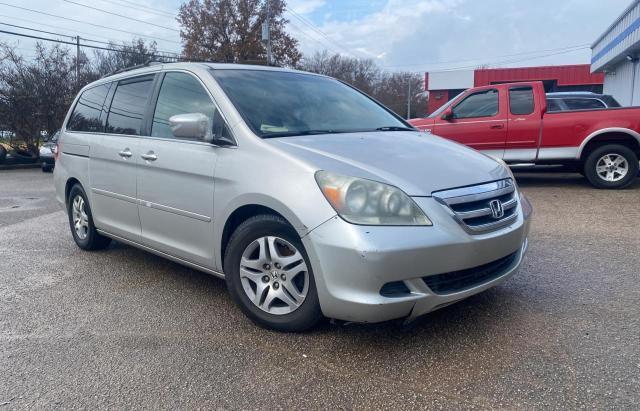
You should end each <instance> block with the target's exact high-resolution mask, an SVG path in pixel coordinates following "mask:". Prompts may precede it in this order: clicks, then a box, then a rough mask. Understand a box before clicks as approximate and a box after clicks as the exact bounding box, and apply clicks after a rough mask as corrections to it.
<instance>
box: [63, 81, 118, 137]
mask: <svg viewBox="0 0 640 411" xmlns="http://www.w3.org/2000/svg"><path fill="white" fill-rule="evenodd" d="M109 87H110V84H101V85H99V86H95V87H92V88H90V89H87V90H85V91H83V92H82V94H81V95H80V98H79V99H78V102H77V103H76V106H75V107H74V108H73V112H72V113H71V116H70V117H69V121H68V122H67V130H70V131H84V132H101V131H103V130H104V116H102V117H101V113H102V111H103V110H104V111H106V108H105V99H106V98H107V94H108V93H109Z"/></svg>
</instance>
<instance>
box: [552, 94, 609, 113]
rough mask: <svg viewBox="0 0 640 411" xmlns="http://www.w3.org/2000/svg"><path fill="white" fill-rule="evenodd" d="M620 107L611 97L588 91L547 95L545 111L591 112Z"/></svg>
mask: <svg viewBox="0 0 640 411" xmlns="http://www.w3.org/2000/svg"><path fill="white" fill-rule="evenodd" d="M611 107H621V106H620V103H618V102H617V101H616V99H615V98H613V96H610V95H608V94H596V93H592V92H589V91H572V92H558V93H547V111H548V112H554V111H570V110H593V109H599V108H611Z"/></svg>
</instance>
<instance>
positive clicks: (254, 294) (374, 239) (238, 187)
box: [54, 63, 531, 331]
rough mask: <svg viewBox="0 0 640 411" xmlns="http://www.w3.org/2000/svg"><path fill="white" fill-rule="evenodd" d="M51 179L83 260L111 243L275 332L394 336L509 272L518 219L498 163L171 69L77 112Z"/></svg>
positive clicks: (206, 68)
mask: <svg viewBox="0 0 640 411" xmlns="http://www.w3.org/2000/svg"><path fill="white" fill-rule="evenodd" d="M58 144H59V147H58V151H57V156H58V159H57V163H56V167H55V172H54V180H55V186H56V193H57V199H58V201H59V202H60V203H61V204H63V205H64V207H65V209H66V210H67V213H68V216H69V225H70V227H71V233H72V235H73V239H74V240H75V242H76V244H77V245H78V246H79V247H80V248H82V249H84V250H96V249H101V248H104V247H106V246H107V245H108V244H109V242H110V241H111V239H115V240H117V241H121V242H123V243H127V244H130V245H133V246H135V247H140V248H142V249H144V250H148V251H150V252H152V253H155V254H158V255H160V256H163V257H166V258H169V259H171V260H174V261H177V262H179V263H181V264H185V265H187V266H190V267H193V268H195V269H198V270H201V271H204V272H206V273H210V274H213V275H216V276H220V277H223V278H224V279H225V280H226V283H227V286H228V289H229V292H230V294H231V296H232V297H233V299H234V300H235V302H236V303H237V304H238V306H239V307H240V308H241V309H242V311H243V312H244V313H245V314H246V315H247V316H248V317H250V318H251V319H252V320H253V321H255V322H256V323H257V324H259V325H262V326H265V327H269V328H273V329H278V330H285V331H299V330H305V329H308V328H310V327H313V326H314V325H315V324H316V323H317V322H318V321H319V320H320V319H321V318H323V317H328V318H333V319H338V320H343V321H356V322H380V321H386V320H391V319H405V320H406V321H411V320H413V319H415V318H416V317H418V316H420V315H422V314H425V313H428V312H430V311H433V310H436V309H438V308H441V307H444V306H446V305H448V304H451V303H454V302H456V301H459V300H461V299H463V298H466V297H469V296H471V295H473V294H476V293H478V292H481V291H483V290H486V289H487V288H489V287H493V286H495V285H497V284H499V283H501V282H503V281H504V280H506V279H507V278H509V277H510V276H511V275H513V274H514V273H515V272H516V270H517V269H518V267H519V266H520V264H521V262H522V259H523V256H524V254H525V251H526V249H527V235H528V231H529V222H530V219H529V216H530V215H531V206H530V204H529V203H528V201H527V200H526V199H525V197H524V196H523V195H522V193H521V192H520V191H519V190H518V187H517V186H516V183H515V180H514V178H513V175H512V174H511V172H510V171H509V169H508V168H507V167H506V166H505V165H504V164H503V163H501V162H500V161H499V160H495V159H493V158H490V157H487V156H485V155H483V154H480V153H478V152H476V151H474V150H472V149H469V148H466V147H464V146H461V145H458V144H456V143H453V142H450V141H447V140H444V139H440V138H438V137H435V136H431V135H429V136H426V135H425V134H423V133H420V132H418V131H417V130H415V129H413V128H412V127H411V126H410V125H409V124H407V123H406V122H405V121H404V120H402V119H401V118H400V117H398V116H397V115H395V114H394V113H392V112H391V111H390V110H388V109H387V108H385V107H384V106H382V105H380V104H379V103H378V102H376V101H374V100H372V99H371V98H369V97H368V96H366V95H364V94H362V93H360V92H359V91H358V90H356V89H354V88H352V87H350V86H348V85H346V84H344V83H342V82H339V81H337V80H335V79H332V78H329V77H325V76H320V75H315V74H310V73H305V72H300V71H294V70H286V69H278V68H269V67H255V66H242V65H229V64H205V63H174V64H160V65H151V66H148V67H143V68H137V69H134V70H129V71H125V72H122V73H119V74H116V75H113V76H109V77H106V78H103V79H101V80H98V81H96V82H94V83H92V84H89V85H88V86H86V87H85V88H84V89H82V90H81V91H80V93H79V95H78V97H76V100H75V101H74V103H73V105H72V106H71V109H70V111H69V113H68V115H67V118H66V119H65V122H64V125H63V128H62V131H61V133H60V138H59V140H58Z"/></svg>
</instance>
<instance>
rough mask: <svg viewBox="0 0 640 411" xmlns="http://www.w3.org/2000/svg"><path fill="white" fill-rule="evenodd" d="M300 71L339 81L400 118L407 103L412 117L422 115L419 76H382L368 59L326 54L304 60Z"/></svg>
mask: <svg viewBox="0 0 640 411" xmlns="http://www.w3.org/2000/svg"><path fill="white" fill-rule="evenodd" d="M301 68H302V69H303V70H306V71H310V72H313V73H319V74H324V75H327V76H331V77H335V78H337V79H339V80H342V81H344V82H345V83H348V84H350V85H352V86H354V87H356V88H357V89H359V90H361V91H363V92H364V93H366V94H368V95H370V96H371V97H373V98H375V99H376V100H378V101H380V102H381V103H382V104H384V105H386V106H387V107H389V108H390V109H391V110H393V111H394V112H396V113H397V114H398V115H400V116H402V117H406V115H407V101H408V100H409V99H411V116H412V117H415V116H417V115H419V114H421V113H424V112H425V109H426V107H425V103H426V98H425V97H424V82H423V80H422V75H421V74H418V73H390V72H386V71H383V70H381V69H380V68H379V67H378V66H377V65H376V63H375V62H374V61H373V60H372V59H358V58H354V57H348V56H343V55H340V54H329V53H328V52H327V51H326V50H325V51H322V52H316V53H315V54H314V55H312V56H311V57H308V58H305V59H304V60H303V61H302V63H301ZM409 85H410V87H409Z"/></svg>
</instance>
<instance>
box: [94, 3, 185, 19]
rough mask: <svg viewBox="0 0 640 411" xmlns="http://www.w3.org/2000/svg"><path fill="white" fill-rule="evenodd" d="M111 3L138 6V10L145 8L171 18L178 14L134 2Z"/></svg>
mask: <svg viewBox="0 0 640 411" xmlns="http://www.w3.org/2000/svg"><path fill="white" fill-rule="evenodd" d="M102 1H106V0H102ZM111 1H116V2H118V3H125V4H129V5H131V6H136V7H138V8H143V9H149V10H155V11H157V12H159V13H165V14H169V15H170V16H171V17H175V16H176V15H177V13H176V12H172V11H169V10H164V9H159V8H157V7H149V6H143V5H142V4H138V3H134V2H132V1H127V0H111Z"/></svg>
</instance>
